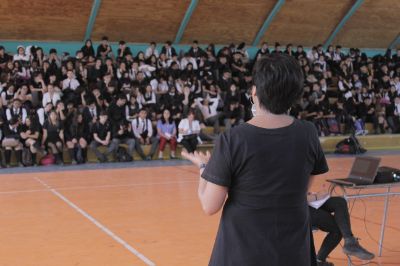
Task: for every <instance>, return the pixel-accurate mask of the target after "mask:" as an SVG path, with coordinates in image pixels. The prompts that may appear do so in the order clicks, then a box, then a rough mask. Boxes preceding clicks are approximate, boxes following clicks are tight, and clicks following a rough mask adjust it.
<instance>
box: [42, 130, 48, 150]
mask: <svg viewBox="0 0 400 266" xmlns="http://www.w3.org/2000/svg"><path fill="white" fill-rule="evenodd" d="M46 139H47V129H43V138H42V146H44V144H45V143H46Z"/></svg>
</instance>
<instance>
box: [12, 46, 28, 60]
mask: <svg viewBox="0 0 400 266" xmlns="http://www.w3.org/2000/svg"><path fill="white" fill-rule="evenodd" d="M13 60H14V61H24V62H29V56H28V55H26V54H25V48H24V47H23V46H22V45H20V46H18V47H17V53H16V54H15V55H14V57H13Z"/></svg>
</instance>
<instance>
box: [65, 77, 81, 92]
mask: <svg viewBox="0 0 400 266" xmlns="http://www.w3.org/2000/svg"><path fill="white" fill-rule="evenodd" d="M62 85H63V87H62V88H63V90H65V89H67V88H70V89H71V90H76V88H78V87H79V81H78V80H77V79H74V78H73V79H64V80H63V83H62Z"/></svg>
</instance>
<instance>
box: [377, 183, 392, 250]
mask: <svg viewBox="0 0 400 266" xmlns="http://www.w3.org/2000/svg"><path fill="white" fill-rule="evenodd" d="M389 192H390V186H388V187H387V194H386V197H385V206H384V209H383V218H382V224H381V237H380V239H379V253H378V256H379V257H381V256H382V244H383V237H384V235H385V227H386V218H387V210H388V206H389Z"/></svg>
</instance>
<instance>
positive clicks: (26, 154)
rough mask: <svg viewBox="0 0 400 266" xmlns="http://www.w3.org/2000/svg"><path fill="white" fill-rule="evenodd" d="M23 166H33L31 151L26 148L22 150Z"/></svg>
mask: <svg viewBox="0 0 400 266" xmlns="http://www.w3.org/2000/svg"><path fill="white" fill-rule="evenodd" d="M21 159H22V164H23V165H24V166H32V164H33V163H32V156H31V151H30V150H29V148H26V147H24V148H23V149H22V158H21Z"/></svg>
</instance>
